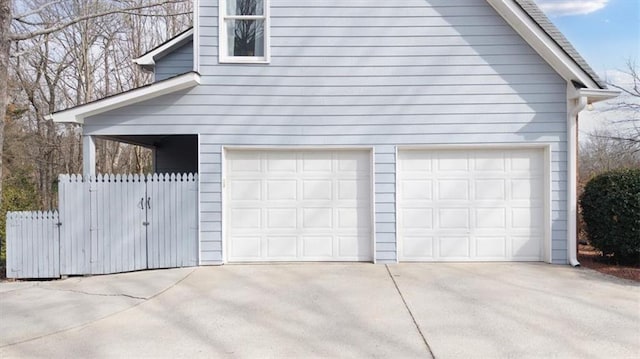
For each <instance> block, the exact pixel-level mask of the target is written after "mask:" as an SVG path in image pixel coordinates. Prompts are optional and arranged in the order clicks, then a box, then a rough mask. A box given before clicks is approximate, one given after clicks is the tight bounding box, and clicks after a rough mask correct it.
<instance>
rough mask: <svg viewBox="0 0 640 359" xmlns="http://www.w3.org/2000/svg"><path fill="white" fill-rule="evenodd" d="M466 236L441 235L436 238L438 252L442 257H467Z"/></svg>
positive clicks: (467, 245)
mask: <svg viewBox="0 0 640 359" xmlns="http://www.w3.org/2000/svg"><path fill="white" fill-rule="evenodd" d="M469 239H470V238H469V237H467V236H447V235H441V236H439V240H438V254H439V257H440V258H442V259H450V260H451V259H459V258H460V259H463V258H468V257H469V254H470V253H469V242H470V240H469Z"/></svg>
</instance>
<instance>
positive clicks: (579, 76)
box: [487, 0, 600, 89]
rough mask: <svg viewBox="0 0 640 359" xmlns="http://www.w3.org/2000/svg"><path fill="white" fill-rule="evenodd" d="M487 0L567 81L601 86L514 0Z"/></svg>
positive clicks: (597, 87) (593, 86)
mask: <svg viewBox="0 0 640 359" xmlns="http://www.w3.org/2000/svg"><path fill="white" fill-rule="evenodd" d="M487 2H488V3H489V4H490V5H491V6H492V7H493V8H494V9H495V10H496V11H497V12H498V14H500V16H502V18H504V20H505V21H506V22H507V23H509V25H511V27H512V28H513V29H514V30H515V31H516V32H517V33H518V34H520V36H522V37H523V38H524V40H525V41H526V42H527V43H528V44H529V45H530V46H531V47H533V48H534V50H536V52H537V53H538V54H539V55H540V56H542V58H543V59H545V61H547V63H549V65H550V66H551V67H552V68H553V69H554V70H555V71H556V72H557V73H558V74H560V76H562V77H563V78H564V79H565V80H566V81H572V80H574V81H579V82H580V83H582V84H584V85H585V86H587V87H588V88H594V89H599V88H600V86H598V84H597V83H595V82H594V81H593V79H591V77H590V76H589V75H588V74H587V73H586V72H585V71H584V70H583V69H582V68H581V67H580V66H578V64H576V63H575V61H574V60H573V59H572V58H571V57H570V56H569V55H567V54H566V53H565V52H564V50H563V49H562V48H561V47H560V46H559V45H558V44H557V43H556V42H555V41H554V40H553V39H551V37H550V36H549V35H547V34H546V33H545V32H544V30H542V29H541V28H540V26H539V25H538V24H537V23H536V22H535V21H533V19H531V17H530V16H529V15H528V14H527V13H526V12H525V11H524V10H522V8H520V6H518V5H517V4H516V3H515V2H513V1H512V0H487Z"/></svg>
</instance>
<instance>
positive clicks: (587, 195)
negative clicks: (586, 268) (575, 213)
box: [580, 169, 640, 265]
mask: <svg viewBox="0 0 640 359" xmlns="http://www.w3.org/2000/svg"><path fill="white" fill-rule="evenodd" d="M580 205H581V206H582V216H583V219H584V222H585V224H586V227H587V228H586V229H587V235H588V238H589V242H590V243H591V245H592V246H593V247H595V248H596V249H598V250H600V251H602V254H603V255H605V256H608V257H610V258H611V259H613V260H614V261H615V262H618V263H621V264H635V265H638V264H640V169H623V170H616V171H611V172H606V173H603V174H601V175H598V176H596V177H594V178H592V179H591V180H590V181H589V182H588V183H587V185H586V186H585V188H584V192H583V194H582V197H581V199H580Z"/></svg>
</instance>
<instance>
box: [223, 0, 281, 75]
mask: <svg viewBox="0 0 640 359" xmlns="http://www.w3.org/2000/svg"><path fill="white" fill-rule="evenodd" d="M219 45H220V62H247V63H266V62H268V61H269V0H220V44H219Z"/></svg>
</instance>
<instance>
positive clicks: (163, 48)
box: [133, 28, 194, 67]
mask: <svg viewBox="0 0 640 359" xmlns="http://www.w3.org/2000/svg"><path fill="white" fill-rule="evenodd" d="M193 32H194V31H193V28H191V29H189V30H187V31H185V32H183V33H182V34H180V35H178V36H176V37H174V38H173V39H171V40H169V41H167V42H165V43H164V44H162V45H160V46H158V47H156V48H155V49H153V50H151V51H149V52H147V53H146V54H144V55H142V56H140V57H138V58H136V59H133V63H135V64H137V65H139V66H143V67H144V66H155V64H156V58H160V57H162V56H163V55H164V54H166V53H167V52H171V51H173V50H174V49H176V48H178V47H180V46H182V45H184V44H185V43H186V42H187V40H188V39H189V38H190V37H192V36H193Z"/></svg>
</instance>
